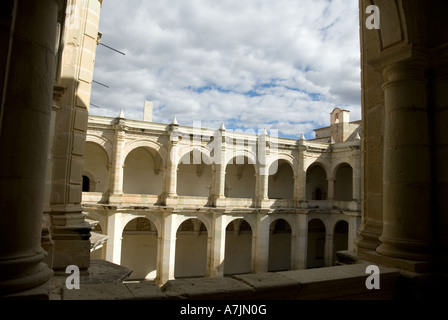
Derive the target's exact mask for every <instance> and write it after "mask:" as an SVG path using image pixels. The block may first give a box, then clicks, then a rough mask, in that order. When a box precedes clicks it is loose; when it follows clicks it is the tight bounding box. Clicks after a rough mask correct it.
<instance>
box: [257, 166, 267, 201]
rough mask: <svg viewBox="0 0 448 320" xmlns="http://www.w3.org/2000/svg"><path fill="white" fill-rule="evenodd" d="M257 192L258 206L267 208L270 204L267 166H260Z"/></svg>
mask: <svg viewBox="0 0 448 320" xmlns="http://www.w3.org/2000/svg"><path fill="white" fill-rule="evenodd" d="M256 179H257V182H256V185H257V192H256V194H255V197H256V203H257V207H259V208H267V207H268V206H269V198H268V187H269V172H268V168H266V166H259V167H258V175H257V176H256Z"/></svg>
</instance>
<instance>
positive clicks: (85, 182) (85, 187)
mask: <svg viewBox="0 0 448 320" xmlns="http://www.w3.org/2000/svg"><path fill="white" fill-rule="evenodd" d="M89 191H90V178H89V177H88V176H82V192H89Z"/></svg>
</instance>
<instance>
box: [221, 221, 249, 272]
mask: <svg viewBox="0 0 448 320" xmlns="http://www.w3.org/2000/svg"><path fill="white" fill-rule="evenodd" d="M251 265H252V228H251V227H250V225H249V223H248V222H247V221H245V220H243V219H236V220H233V221H232V222H230V223H229V224H228V225H227V227H226V245H225V254H224V274H225V275H232V274H243V273H250V272H251V271H252V267H251Z"/></svg>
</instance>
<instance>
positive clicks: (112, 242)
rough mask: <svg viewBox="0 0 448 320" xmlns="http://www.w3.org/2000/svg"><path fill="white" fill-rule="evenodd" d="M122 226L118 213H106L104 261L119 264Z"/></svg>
mask: <svg viewBox="0 0 448 320" xmlns="http://www.w3.org/2000/svg"><path fill="white" fill-rule="evenodd" d="M123 229H124V226H123V225H122V223H121V214H120V213H112V214H110V213H108V217H107V235H108V237H109V238H108V239H107V242H106V260H107V261H110V262H112V263H115V264H120V263H121V247H122V237H123Z"/></svg>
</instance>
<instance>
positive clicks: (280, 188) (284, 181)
mask: <svg viewBox="0 0 448 320" xmlns="http://www.w3.org/2000/svg"><path fill="white" fill-rule="evenodd" d="M275 167H276V169H277V170H273V169H274V168H275ZM271 168H272V171H273V172H271ZM271 168H270V169H269V174H270V175H269V182H268V183H269V186H268V197H269V199H293V198H294V171H293V170H292V167H291V165H290V164H289V162H288V161H286V160H283V159H280V160H279V161H278V162H275V163H273V164H272V165H271Z"/></svg>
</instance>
